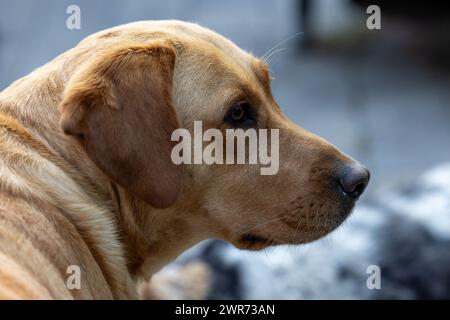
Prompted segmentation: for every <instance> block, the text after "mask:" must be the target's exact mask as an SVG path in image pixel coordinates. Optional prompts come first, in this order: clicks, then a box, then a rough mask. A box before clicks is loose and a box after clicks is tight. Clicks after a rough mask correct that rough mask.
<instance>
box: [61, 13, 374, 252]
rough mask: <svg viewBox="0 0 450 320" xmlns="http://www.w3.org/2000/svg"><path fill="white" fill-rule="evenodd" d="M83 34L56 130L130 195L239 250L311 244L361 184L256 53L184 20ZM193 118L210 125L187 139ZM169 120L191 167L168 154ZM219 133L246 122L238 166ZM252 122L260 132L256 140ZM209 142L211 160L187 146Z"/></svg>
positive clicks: (343, 213)
mask: <svg viewBox="0 0 450 320" xmlns="http://www.w3.org/2000/svg"><path fill="white" fill-rule="evenodd" d="M93 39H94V40H93ZM89 41H90V42H88V43H89V45H91V47H90V48H91V49H90V50H91V51H93V52H94V53H93V54H92V55H91V56H90V57H89V58H88V59H87V60H86V61H83V64H82V66H80V68H79V70H77V71H76V73H75V74H74V75H73V76H72V77H71V79H70V80H69V82H68V84H67V86H66V91H65V93H64V99H63V103H62V105H61V114H62V116H61V125H62V128H63V129H64V131H65V132H66V133H67V134H69V135H72V136H74V137H75V138H77V140H78V141H79V142H80V143H81V144H82V145H83V147H84V149H85V150H86V152H87V154H88V155H89V157H90V158H91V159H92V160H93V162H94V163H95V164H96V165H97V166H98V167H99V168H100V169H101V170H102V171H103V172H104V173H106V175H107V176H109V177H110V178H111V180H112V181H114V182H115V183H117V184H118V185H120V186H121V187H123V188H124V189H125V190H127V191H128V192H129V193H130V194H131V195H133V196H135V197H136V198H138V199H141V200H143V201H145V202H146V203H148V204H150V205H151V206H153V207H156V208H165V207H169V206H172V205H173V206H176V207H177V208H178V209H179V210H180V211H183V210H184V209H186V210H187V211H192V207H195V208H197V209H198V210H199V212H201V215H202V220H201V221H202V225H201V226H200V222H199V226H198V228H199V229H201V228H207V229H208V232H209V236H210V237H215V238H221V239H224V240H228V241H230V242H231V243H233V244H234V245H236V246H237V247H240V248H246V249H260V248H263V247H266V246H268V245H276V244H298V243H305V242H308V241H312V240H314V239H318V238H320V237H322V236H323V235H325V234H327V233H329V232H330V231H332V230H333V229H335V228H336V227H337V226H339V225H340V224H341V223H342V222H343V221H344V219H345V218H346V217H347V216H348V215H349V213H350V211H351V210H352V208H353V206H354V204H355V201H356V200H357V199H358V197H359V196H360V194H361V193H362V192H363V191H364V189H365V187H366V186H367V184H368V181H369V172H368V170H367V169H365V168H364V167H363V166H361V165H360V164H358V163H357V162H356V161H354V160H352V159H351V158H350V157H348V156H347V155H345V154H343V153H342V152H340V151H339V150H338V149H337V148H336V147H334V146H333V145H331V144H329V143H328V142H326V141H325V140H323V139H321V138H319V137H317V136H315V135H313V134H311V133H309V132H307V131H305V130H304V129H302V128H300V127H298V126H297V125H295V124H294V123H292V122H291V121H289V119H287V118H286V117H285V116H284V115H283V113H282V111H281V109H280V107H279V106H278V105H277V103H276V101H275V100H274V98H273V96H272V94H271V90H270V81H271V79H270V75H269V71H268V67H267V65H266V64H265V63H264V61H262V60H260V59H257V58H255V57H254V56H252V55H251V54H249V53H247V52H245V51H243V50H241V49H239V48H238V47H237V46H236V45H234V44H233V43H232V42H230V41H229V40H227V39H225V38H223V37H222V36H220V35H217V34H215V33H213V32H211V31H209V30H207V29H204V28H201V27H199V26H197V25H194V24H189V23H181V22H159V23H157V22H148V23H137V24H132V25H128V26H123V27H119V28H116V29H112V30H109V31H105V32H101V33H99V34H96V35H95V36H94V37H93V38H92V37H91V38H90V39H89ZM89 45H87V46H89ZM94 48H95V49H94ZM195 121H201V126H202V132H200V134H202V133H205V132H206V130H208V129H217V130H215V131H211V130H210V131H209V133H210V134H209V136H208V135H206V136H201V137H200V145H198V144H197V147H196V146H194V140H195V139H198V138H199V137H198V134H199V132H196V131H198V130H196V129H195V126H194V122H195ZM178 128H185V129H186V130H187V131H186V132H189V133H190V134H191V137H192V141H191V143H192V145H191V144H189V147H190V148H189V151H188V150H187V149H184V150H183V151H182V152H181V153H178V156H181V157H185V159H186V158H189V159H191V160H192V164H182V165H178V164H175V163H174V161H173V155H174V151H173V150H174V147H175V148H176V147H177V146H179V141H171V140H173V139H171V138H172V133H173V132H174V131H175V130H176V129H178ZM227 129H245V130H248V129H255V130H254V132H255V133H256V138H257V140H256V141H257V147H258V148H259V150H258V151H256V154H257V156H256V159H257V162H256V163H252V161H251V160H250V157H251V156H252V154H251V153H249V152H248V150H249V145H247V148H246V150H247V152H245V155H244V160H245V161H244V162H245V164H236V163H235V164H227V163H226V162H227V161H226V159H227V157H230V156H231V157H232V158H233V159H235V162H237V159H236V158H235V157H234V156H236V153H237V152H238V147H234V148H231V149H229V150H227V148H226V143H227V133H226V130H227ZM259 129H267V130H268V131H267V136H268V137H267V139H266V140H264V139H262V133H261V132H262V131H259ZM272 129H277V131H272ZM250 131H251V130H250ZM248 132H249V131H248ZM272 132H274V134H273V135H272ZM221 137H223V140H220V141H219V138H221ZM201 140H203V142H202V141H201ZM180 141H181V140H180ZM213 141H215V142H216V144H215V146H216V147H218V146H219V145H220V146H223V151H224V153H225V154H223V157H221V153H220V152H219V151H217V150H215V151H214V152H209V153H208V154H210V155H211V154H213V155H214V156H215V157H216V160H218V159H220V158H221V159H222V161H220V160H218V161H216V163H212V164H208V163H204V161H203V162H202V161H201V160H199V159H197V160H195V159H194V158H195V157H197V156H196V155H195V153H196V152H198V146H200V147H199V148H200V153H201V154H202V152H205V149H206V148H208V146H209V148H210V149H211V142H213ZM261 141H263V142H264V141H266V142H267V144H266V148H267V150H266V151H267V152H266V153H264V152H263V151H261V146H263V147H264V143H263V144H260V143H261ZM184 142H186V141H184ZM196 149H197V150H196ZM190 151H191V152H192V154H191V155H189V154H186V152H188V153H189V152H190ZM209 151H211V150H209ZM227 151H228V152H227ZM274 152H279V158H278V163H277V164H274V166H275V167H272V170H269V169H268V168H267V167H268V166H270V164H268V163H267V162H264V157H262V156H264V155H266V156H269V158H270V156H274ZM271 153H272V154H271ZM175 154H176V153H175ZM254 155H255V153H253V156H254ZM228 159H230V158H228ZM266 160H267V159H266ZM272 160H276V159H274V158H272ZM195 162H197V163H195ZM217 162H219V163H217ZM220 162H223V164H221V163H220ZM278 164H279V165H278ZM263 168H265V169H266V171H265V173H263V172H264V170H263ZM188 207H189V208H188ZM159 214H161V215H163V214H164V210H161V212H159ZM205 221H207V222H206V223H205Z"/></svg>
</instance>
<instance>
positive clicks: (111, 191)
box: [0, 59, 211, 298]
mask: <svg viewBox="0 0 450 320" xmlns="http://www.w3.org/2000/svg"><path fill="white" fill-rule="evenodd" d="M50 64H51V65H52V66H54V67H53V68H49V67H48V66H47V68H46V71H45V73H44V72H43V71H41V70H39V69H38V70H37V71H35V72H33V73H32V74H30V75H29V76H27V77H25V78H22V79H20V80H18V81H16V82H15V83H14V84H13V85H11V86H10V87H9V88H7V89H5V90H4V91H3V92H1V93H0V111H1V112H3V113H5V114H7V115H9V116H11V117H12V118H14V119H15V120H16V121H17V122H18V123H20V125H21V126H23V127H24V128H25V129H26V130H27V131H28V132H29V133H30V134H31V135H32V136H33V137H34V138H35V139H36V140H37V141H39V142H40V143H41V144H42V145H43V146H44V147H45V148H47V149H48V150H50V151H51V152H52V153H53V154H55V155H56V156H57V157H58V158H59V159H60V160H61V161H60V163H63V164H64V165H62V166H61V167H60V169H61V174H58V177H55V181H56V180H59V183H61V184H64V183H66V180H65V179H70V180H71V181H72V182H73V185H74V190H76V192H77V193H78V195H77V196H75V195H73V197H69V201H72V202H73V201H75V202H76V203H77V204H81V203H83V204H85V203H86V202H88V205H87V206H86V208H84V209H85V211H86V212H75V211H74V210H73V203H69V202H68V203H64V201H65V200H67V199H62V198H61V197H59V196H58V195H57V194H56V193H57V192H56V193H55V195H50V198H52V197H53V199H55V201H58V205H59V206H60V207H61V206H63V209H64V211H65V214H67V215H70V216H73V218H74V219H72V221H80V217H81V215H85V216H88V217H90V218H91V219H92V221H95V223H96V224H97V225H95V226H94V225H92V228H93V230H91V231H92V232H90V236H91V237H94V239H95V240H94V241H91V242H93V243H96V244H97V245H98V246H97V247H96V248H95V249H93V250H95V254H94V256H101V257H102V258H101V259H100V260H101V261H98V263H99V265H100V267H101V268H102V270H103V271H104V273H107V275H105V277H108V278H109V279H110V281H109V282H110V285H111V287H112V288H111V290H112V291H113V295H114V296H115V297H119V298H126V297H132V296H133V295H134V292H133V291H134V289H133V288H131V287H132V286H133V285H131V282H133V281H132V280H131V279H134V281H136V280H139V279H142V278H145V279H148V278H150V277H151V275H152V274H154V273H155V272H157V271H158V270H159V269H161V268H162V267H163V266H164V265H166V264H167V263H169V262H170V261H171V260H173V259H174V258H176V257H177V256H178V255H179V254H180V253H181V252H183V251H184V250H186V249H187V248H189V247H191V246H192V245H194V244H195V243H197V242H199V241H201V240H203V239H206V238H208V237H210V236H211V235H210V234H207V233H206V231H205V230H211V226H208V222H207V219H206V218H207V215H206V213H205V212H204V211H203V210H201V209H200V206H198V205H196V204H195V203H192V202H195V200H192V199H189V200H186V201H181V202H177V203H183V205H180V204H178V205H177V204H176V205H175V206H173V207H171V208H168V209H164V210H158V209H154V208H152V207H150V206H149V205H147V204H145V203H144V202H143V201H140V200H137V199H135V198H134V197H132V196H130V195H129V194H128V193H127V192H126V191H125V190H123V188H121V187H120V186H117V185H116V184H114V183H112V182H111V181H110V180H109V179H108V178H107V177H106V176H105V175H104V174H103V173H102V172H101V171H100V170H99V169H98V168H97V167H96V166H95V165H94V163H93V162H92V161H91V160H90V159H89V158H88V157H87V155H86V154H85V153H84V152H83V150H82V149H81V147H80V146H79V145H78V144H77V142H75V141H74V140H72V139H71V138H68V137H67V136H65V135H64V134H63V132H62V130H61V129H60V127H59V112H58V105H59V103H60V101H61V99H62V94H63V91H64V86H65V83H66V82H67V80H68V78H70V72H66V71H65V70H64V68H63V65H62V63H59V62H58V59H56V60H55V61H53V62H51V63H50ZM72 68H73V66H72ZM43 169H44V170H45V168H43ZM69 171H70V172H69ZM63 173H64V174H65V175H66V176H65V177H64V175H63ZM49 174H53V173H51V172H49ZM55 181H52V183H54V182H55ZM42 183H45V181H42ZM80 195H81V196H80ZM58 197H59V198H58ZM96 208H98V210H97V209H96ZM186 208H189V210H186ZM196 208H197V209H196ZM80 210H81V209H80ZM84 222H85V221H84ZM74 223H76V222H74ZM93 223H94V222H93ZM99 223H100V224H105V226H104V228H103V226H99V225H98V224H99ZM77 227H78V226H77ZM84 228H86V226H84ZM94 229H95V230H94ZM87 232H88V233H89V230H87ZM111 282H114V283H111ZM114 291H116V292H114Z"/></svg>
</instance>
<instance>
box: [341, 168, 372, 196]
mask: <svg viewBox="0 0 450 320" xmlns="http://www.w3.org/2000/svg"><path fill="white" fill-rule="evenodd" d="M369 180H370V172H369V170H368V169H367V168H366V167H364V166H363V165H360V164H356V165H353V166H351V167H346V168H345V169H344V170H343V174H342V175H341V177H340V180H339V183H340V186H341V189H342V191H344V192H345V193H346V194H347V195H349V196H351V197H353V198H357V197H359V196H360V195H361V194H362V193H363V192H364V190H365V189H366V187H367V185H368V184H369Z"/></svg>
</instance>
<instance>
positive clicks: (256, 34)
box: [0, 0, 450, 299]
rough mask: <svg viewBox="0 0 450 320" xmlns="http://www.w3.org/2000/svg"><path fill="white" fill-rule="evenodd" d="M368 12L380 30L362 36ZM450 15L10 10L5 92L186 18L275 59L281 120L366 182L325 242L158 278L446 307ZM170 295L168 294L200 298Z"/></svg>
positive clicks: (295, 6) (223, 253)
mask: <svg viewBox="0 0 450 320" xmlns="http://www.w3.org/2000/svg"><path fill="white" fill-rule="evenodd" d="M71 4H76V5H78V6H79V7H80V9H81V29H80V30H69V29H68V28H67V27H66V19H67V17H68V14H67V13H66V9H67V7H68V6H69V5H71ZM374 4H375V5H378V6H379V8H380V10H381V29H380V30H369V29H368V28H367V26H366V20H367V19H368V17H369V15H370V14H368V13H366V9H367V7H368V6H369V5H374ZM449 9H450V4H449V3H448V2H444V1H432V2H426V1H417V2H412V1H387V0H385V1H373V2H372V1H366V0H315V1H310V0H309V1H308V0H302V1H296V0H286V1H272V0H246V1H237V0H231V1H206V0H166V1H163V0H160V1H145V0H134V1H130V2H125V1H118V0H111V1H106V0H95V1H89V0H80V1H67V0H62V1H56V0H42V1H33V0H16V1H13V0H3V1H2V2H1V4H0V90H2V89H4V88H5V87H7V86H8V85H9V84H10V83H11V82H12V81H14V80H16V79H19V78H20V77H22V76H25V75H26V74H28V73H29V72H31V71H32V70H33V69H35V68H37V67H39V66H41V65H43V64H45V63H46V62H48V61H50V60H51V59H53V58H54V57H56V56H57V55H58V54H60V53H62V52H64V51H65V50H68V49H70V48H71V47H73V46H75V45H76V44H77V43H78V42H79V41H80V40H81V39H83V38H84V37H86V36H87V35H89V34H92V33H94V32H96V31H99V30H102V29H105V28H108V27H112V26H115V25H119V24H124V23H128V22H132V21H137V20H154V19H180V20H186V21H192V22H197V23H199V24H201V25H203V26H205V27H208V28H211V29H212V30H214V31H216V32H218V33H221V34H223V35H224V36H226V37H228V38H229V39H231V40H232V41H234V42H235V43H236V44H237V45H239V46H240V47H242V48H243V49H246V50H248V51H250V52H252V53H253V54H255V55H257V56H263V55H264V54H266V57H267V56H269V57H268V58H267V59H268V62H269V64H270V70H271V74H272V76H273V77H274V80H273V83H272V88H273V92H274V96H275V98H276V99H277V101H278V103H279V105H280V106H281V108H282V110H283V111H284V112H285V113H286V115H287V116H288V117H289V118H291V119H292V120H293V121H294V122H296V123H297V124H299V125H300V126H302V127H304V128H306V129H308V130H310V131H312V132H314V133H316V134H318V135H320V136H322V137H324V138H325V139H327V140H329V141H330V142H332V143H333V144H335V145H337V146H338V147H339V148H340V149H341V150H343V151H345V152H346V153H348V154H349V155H351V156H353V157H355V158H356V159H358V160H359V161H360V162H362V163H364V164H365V165H366V166H367V167H369V168H370V170H371V172H372V180H371V184H370V186H369V188H368V190H367V191H366V194H365V195H364V197H363V198H362V199H361V205H360V206H359V207H358V208H357V209H356V210H355V212H354V214H353V216H352V217H351V218H350V219H349V221H348V222H347V223H346V224H345V225H344V226H343V227H341V228H340V229H339V230H337V231H336V232H334V233H333V234H332V235H331V236H329V237H327V238H326V239H324V240H321V241H319V242H317V243H314V244H310V245H306V246H302V247H299V248H290V247H282V248H276V249H269V250H267V252H262V253H248V252H243V251H238V250H237V249H234V248H232V247H231V246H230V245H228V244H225V243H222V242H216V241H212V242H204V243H202V244H200V245H199V246H197V247H195V248H193V249H192V250H190V251H189V252H187V253H186V254H184V255H183V256H181V257H180V259H178V260H177V261H176V262H175V263H174V264H173V265H171V266H169V267H168V268H166V269H165V270H163V271H162V272H161V275H160V277H161V278H163V277H165V276H166V277H171V276H173V275H174V274H176V273H177V272H183V271H182V270H184V269H183V267H184V266H186V265H188V264H191V263H194V262H199V261H200V262H201V263H203V264H204V266H205V268H207V269H208V270H209V271H208V274H210V276H208V277H206V275H205V277H202V276H200V277H195V279H196V280H195V281H202V279H204V281H205V282H208V285H209V289H208V290H207V292H205V293H204V294H203V296H202V295H196V296H195V297H196V298H219V299H224V298H239V299H240V298H261V299H270V298H274V299H277V298H280V299H281V298H284V299H323V298H332V299H355V298H356V299H385V298H395V299H417V298H450V283H449V279H450V271H449V270H450V167H449V163H450V142H449V141H450V103H449V101H450V90H449V88H450V10H449ZM267 53H269V54H268V55H267ZM369 265H377V266H379V267H380V269H381V276H382V278H381V279H382V280H381V283H382V284H381V289H379V290H370V289H368V287H367V286H366V279H367V277H368V276H369V275H368V274H367V272H366V270H367V267H368V266H369ZM188 280H189V279H188ZM188 280H187V281H188ZM177 281H178V280H177ZM177 281H175V282H177ZM166 284H167V296H168V297H185V298H190V297H192V296H191V295H190V293H189V292H184V291H183V290H182V289H180V288H179V284H173V283H171V282H170V281H169V282H166ZM177 285H178V287H177ZM193 285H194V286H195V283H194V284H193ZM177 288H178V289H177Z"/></svg>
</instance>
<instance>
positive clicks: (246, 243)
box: [235, 233, 280, 250]
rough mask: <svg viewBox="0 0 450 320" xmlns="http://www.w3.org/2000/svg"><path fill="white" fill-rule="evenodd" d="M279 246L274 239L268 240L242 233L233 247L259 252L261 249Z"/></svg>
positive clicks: (252, 234)
mask: <svg viewBox="0 0 450 320" xmlns="http://www.w3.org/2000/svg"><path fill="white" fill-rule="evenodd" d="M279 244H280V243H279V242H278V241H277V240H275V239H269V238H266V237H263V236H260V235H257V234H254V233H244V234H243V235H242V236H240V237H239V238H238V239H237V241H236V243H235V246H236V247H238V248H239V249H246V250H261V249H263V248H266V247H269V246H276V245H279Z"/></svg>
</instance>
